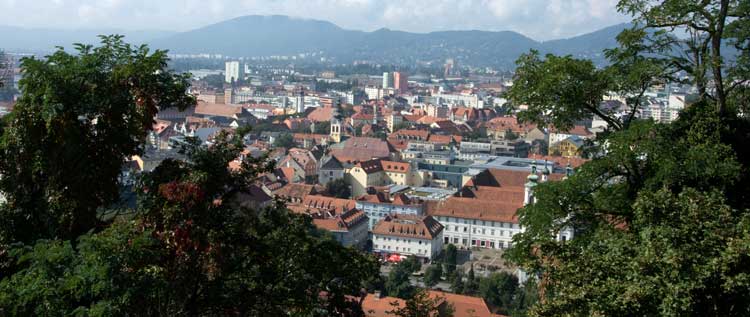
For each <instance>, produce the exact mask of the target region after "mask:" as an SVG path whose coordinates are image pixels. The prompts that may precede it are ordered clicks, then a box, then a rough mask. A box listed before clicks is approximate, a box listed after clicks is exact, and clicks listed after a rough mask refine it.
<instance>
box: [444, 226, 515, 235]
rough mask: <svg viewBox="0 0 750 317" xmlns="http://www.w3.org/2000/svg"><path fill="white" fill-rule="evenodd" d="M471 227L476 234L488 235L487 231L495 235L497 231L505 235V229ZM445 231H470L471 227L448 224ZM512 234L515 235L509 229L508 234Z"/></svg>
mask: <svg viewBox="0 0 750 317" xmlns="http://www.w3.org/2000/svg"><path fill="white" fill-rule="evenodd" d="M471 229H472V230H471V231H472V233H474V234H484V235H486V234H487V232H489V233H490V235H491V236H494V235H495V233H497V234H499V235H500V236H501V237H504V236H505V230H495V229H490V230H487V229H485V228H471ZM445 231H454V232H464V233H468V232H469V227H463V226H455V225H454V226H451V225H447V226H445ZM512 235H513V233H512V232H511V231H508V236H512Z"/></svg>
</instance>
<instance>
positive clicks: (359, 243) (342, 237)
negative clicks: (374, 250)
mask: <svg viewBox="0 0 750 317" xmlns="http://www.w3.org/2000/svg"><path fill="white" fill-rule="evenodd" d="M367 223H368V220H367V216H366V215H365V213H363V212H362V211H359V210H356V209H355V210H348V211H345V212H343V213H341V214H338V215H336V216H334V217H331V218H324V219H313V224H314V225H315V226H316V227H318V228H319V229H323V230H326V231H328V232H330V233H331V235H333V237H334V239H336V241H338V242H339V243H341V244H342V245H343V246H345V247H350V246H353V247H356V248H360V249H363V248H364V247H365V245H366V244H367V236H368V228H367Z"/></svg>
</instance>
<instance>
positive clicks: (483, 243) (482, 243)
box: [479, 241, 487, 247]
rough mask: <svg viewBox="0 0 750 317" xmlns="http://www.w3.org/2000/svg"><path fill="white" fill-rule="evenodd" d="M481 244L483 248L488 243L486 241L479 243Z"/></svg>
mask: <svg viewBox="0 0 750 317" xmlns="http://www.w3.org/2000/svg"><path fill="white" fill-rule="evenodd" d="M479 244H480V245H481V247H485V246H487V242H486V241H479Z"/></svg>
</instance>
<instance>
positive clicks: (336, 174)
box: [318, 156, 344, 185]
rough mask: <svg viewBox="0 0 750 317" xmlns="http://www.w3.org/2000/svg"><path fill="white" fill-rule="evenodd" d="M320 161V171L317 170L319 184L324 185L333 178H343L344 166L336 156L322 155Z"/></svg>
mask: <svg viewBox="0 0 750 317" xmlns="http://www.w3.org/2000/svg"><path fill="white" fill-rule="evenodd" d="M321 162H322V164H321V165H320V171H319V172H318V183H319V184H321V185H326V184H328V183H330V182H331V181H333V180H337V179H342V178H344V166H343V165H342V164H341V162H339V160H338V159H336V157H333V156H329V157H323V158H322V159H321Z"/></svg>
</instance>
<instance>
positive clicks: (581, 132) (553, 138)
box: [549, 125, 594, 146]
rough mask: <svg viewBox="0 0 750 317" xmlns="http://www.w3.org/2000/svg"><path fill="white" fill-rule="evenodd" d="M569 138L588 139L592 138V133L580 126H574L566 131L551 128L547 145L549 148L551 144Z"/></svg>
mask: <svg viewBox="0 0 750 317" xmlns="http://www.w3.org/2000/svg"><path fill="white" fill-rule="evenodd" d="M571 136H577V137H579V138H581V139H590V138H593V137H594V133H593V132H591V131H589V129H588V128H586V127H584V126H582V125H575V126H573V128H572V129H570V130H568V131H561V130H557V129H555V128H551V129H550V131H549V144H550V146H551V145H552V144H555V143H557V142H560V141H562V140H565V139H567V138H569V137H571Z"/></svg>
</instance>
